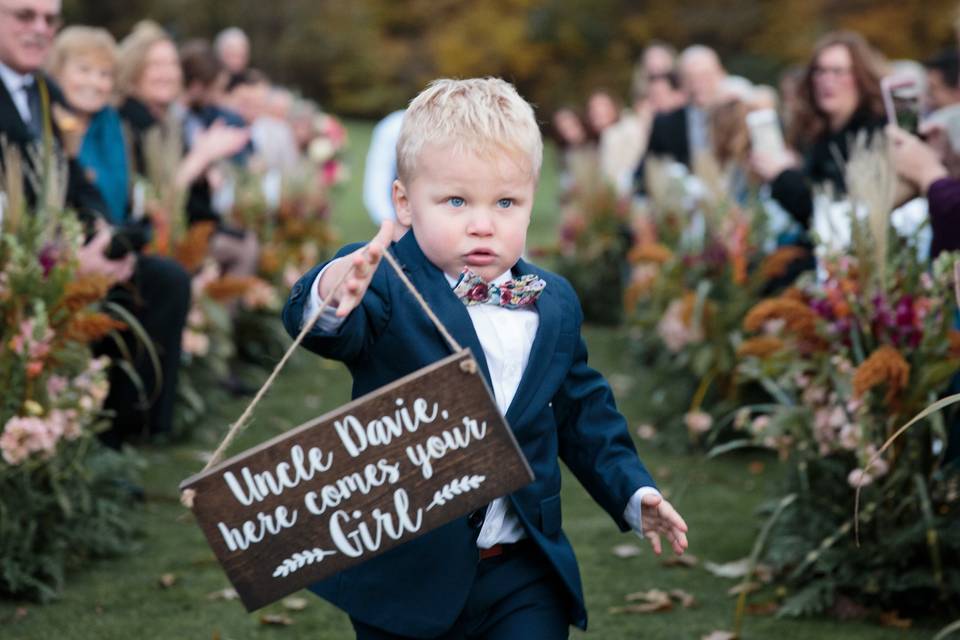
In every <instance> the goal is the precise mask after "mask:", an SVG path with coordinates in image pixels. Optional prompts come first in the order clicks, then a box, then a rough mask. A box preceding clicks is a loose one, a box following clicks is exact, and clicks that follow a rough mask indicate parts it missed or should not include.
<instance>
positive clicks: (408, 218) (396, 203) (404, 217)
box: [393, 179, 413, 227]
mask: <svg viewBox="0 0 960 640" xmlns="http://www.w3.org/2000/svg"><path fill="white" fill-rule="evenodd" d="M393 210H394V211H396V212H397V222H399V223H400V224H402V225H403V226H405V227H409V226H410V223H411V222H412V221H413V213H412V212H411V211H410V199H409V198H408V197H407V187H406V186H405V185H404V184H403V183H402V182H400V180H399V179H397V180H394V181H393Z"/></svg>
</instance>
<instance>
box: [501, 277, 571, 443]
mask: <svg viewBox="0 0 960 640" xmlns="http://www.w3.org/2000/svg"><path fill="white" fill-rule="evenodd" d="M515 271H516V272H517V275H521V276H523V275H526V274H528V273H533V271H532V270H531V269H530V265H528V264H527V263H526V262H525V261H524V260H522V259H521V260H520V261H519V262H518V263H517V266H516V268H515ZM535 304H536V307H537V313H538V314H539V315H540V322H539V326H538V327H537V335H536V337H535V338H534V340H533V346H532V347H531V348H530V357H529V358H528V359H527V368H526V369H524V371H523V376H522V377H521V378H520V385H519V386H518V387H517V392H516V393H515V394H514V396H513V401H512V402H511V403H510V406H509V407H508V408H507V415H506V416H505V417H506V418H507V423H508V424H510V425H513V426H514V427H515V426H516V423H517V422H518V420H519V418H520V416H521V415H522V414H523V411H524V409H526V408H527V406H528V405H529V404H530V401H531V399H532V397H533V394H534V393H535V392H536V390H537V387H538V386H539V385H540V383H541V382H542V381H543V379H544V377H545V375H546V373H547V370H548V369H549V368H550V364H551V362H552V361H553V357H552V356H553V352H554V350H555V349H556V346H557V339H558V337H559V336H560V318H561V309H560V302H559V299H558V298H557V292H556V290H555V289H553V288H551V287H549V286H548V287H547V288H545V289H544V290H543V292H542V293H541V294H540V297H538V298H537V301H536V303H535Z"/></svg>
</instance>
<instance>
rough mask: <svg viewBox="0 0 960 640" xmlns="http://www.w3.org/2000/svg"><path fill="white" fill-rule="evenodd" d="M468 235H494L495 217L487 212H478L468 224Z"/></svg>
mask: <svg viewBox="0 0 960 640" xmlns="http://www.w3.org/2000/svg"><path fill="white" fill-rule="evenodd" d="M467 233H469V234H470V235H472V236H488V235H490V234H492V233H493V217H492V216H491V215H490V214H489V213H487V212H486V211H476V212H474V214H473V215H472V216H471V217H470V222H469V223H467Z"/></svg>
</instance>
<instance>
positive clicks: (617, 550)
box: [612, 544, 641, 558]
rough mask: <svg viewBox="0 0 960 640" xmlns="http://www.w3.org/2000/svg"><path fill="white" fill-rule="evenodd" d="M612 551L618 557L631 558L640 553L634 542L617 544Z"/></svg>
mask: <svg viewBox="0 0 960 640" xmlns="http://www.w3.org/2000/svg"><path fill="white" fill-rule="evenodd" d="M612 551H613V555H615V556H617V557H618V558H632V557H634V556H638V555H640V551H641V549H640V547H638V546H637V545H635V544H618V545H617V546H615V547H614V548H613V549H612Z"/></svg>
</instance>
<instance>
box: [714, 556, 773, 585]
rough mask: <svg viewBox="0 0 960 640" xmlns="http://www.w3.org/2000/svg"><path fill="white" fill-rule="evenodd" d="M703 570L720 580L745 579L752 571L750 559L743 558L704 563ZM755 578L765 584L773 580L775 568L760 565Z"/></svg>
mask: <svg viewBox="0 0 960 640" xmlns="http://www.w3.org/2000/svg"><path fill="white" fill-rule="evenodd" d="M703 568H704V569H706V570H707V571H709V572H710V573H712V574H713V575H715V576H717V577H718V578H731V579H736V578H743V577H744V576H746V575H747V572H748V571H750V558H741V559H740V560H734V561H733V562H726V563H724V564H717V563H715V562H704V563H703ZM753 576H754V577H755V578H756V579H757V580H759V581H760V582H763V583H764V584H766V583H768V582H771V581H772V580H773V568H772V567H770V566H769V565H765V564H762V563H758V564H757V565H756V566H755V567H754V568H753Z"/></svg>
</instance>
